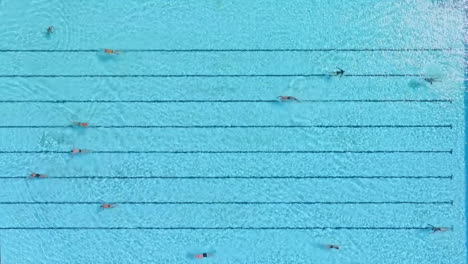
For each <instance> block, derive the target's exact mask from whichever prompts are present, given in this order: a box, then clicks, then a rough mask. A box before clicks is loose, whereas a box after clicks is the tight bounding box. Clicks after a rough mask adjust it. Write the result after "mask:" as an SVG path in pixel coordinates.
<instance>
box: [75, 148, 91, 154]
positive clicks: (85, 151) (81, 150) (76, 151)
mask: <svg viewBox="0 0 468 264" xmlns="http://www.w3.org/2000/svg"><path fill="white" fill-rule="evenodd" d="M90 152H91V150H87V149H79V148H73V149H72V150H71V154H72V155H75V154H80V153H90Z"/></svg>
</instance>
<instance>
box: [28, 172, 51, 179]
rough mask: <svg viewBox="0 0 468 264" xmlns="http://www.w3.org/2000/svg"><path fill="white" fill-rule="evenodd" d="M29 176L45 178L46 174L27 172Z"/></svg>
mask: <svg viewBox="0 0 468 264" xmlns="http://www.w3.org/2000/svg"><path fill="white" fill-rule="evenodd" d="M29 177H31V178H47V175H46V174H40V173H35V172H31V174H29Z"/></svg>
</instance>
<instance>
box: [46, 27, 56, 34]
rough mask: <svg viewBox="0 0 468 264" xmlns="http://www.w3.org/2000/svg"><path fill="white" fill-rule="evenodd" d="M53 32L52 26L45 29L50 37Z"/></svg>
mask: <svg viewBox="0 0 468 264" xmlns="http://www.w3.org/2000/svg"><path fill="white" fill-rule="evenodd" d="M54 32H55V28H54V27H53V26H50V27H48V28H47V34H49V35H50V34H52V33H54Z"/></svg>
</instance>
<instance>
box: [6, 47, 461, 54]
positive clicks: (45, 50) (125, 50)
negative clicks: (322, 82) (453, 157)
mask: <svg viewBox="0 0 468 264" xmlns="http://www.w3.org/2000/svg"><path fill="white" fill-rule="evenodd" d="M118 50H119V51H122V52H168V53H169V52H171V53H172V52H174V53H177V52H181V53H182V52H207V53H208V52H331V51H336V52H365V51H368V52H369V51H393V52H412V51H462V50H460V49H453V48H344V49H343V48H316V49H313V48H312V49H299V48H293V49H118ZM0 52H44V53H45V52H50V53H52V52H58V53H60V52H63V53H79V52H104V49H1V50H0Z"/></svg>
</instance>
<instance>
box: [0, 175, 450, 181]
mask: <svg viewBox="0 0 468 264" xmlns="http://www.w3.org/2000/svg"><path fill="white" fill-rule="evenodd" d="M0 179H22V180H24V179H31V178H29V177H26V176H24V175H23V176H0ZM50 179H67V180H68V179H70V180H75V179H91V180H98V179H115V180H140V179H162V180H230V179H233V180H236V179H243V180H284V179H293V180H307V179H414V180H422V179H449V180H452V179H453V175H450V176H359V175H357V176H50V177H47V180H50ZM31 180H33V179H31ZM39 180H46V179H39Z"/></svg>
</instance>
